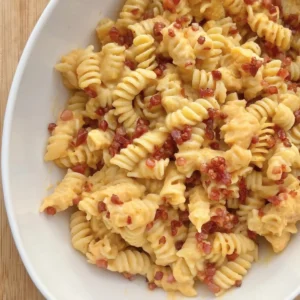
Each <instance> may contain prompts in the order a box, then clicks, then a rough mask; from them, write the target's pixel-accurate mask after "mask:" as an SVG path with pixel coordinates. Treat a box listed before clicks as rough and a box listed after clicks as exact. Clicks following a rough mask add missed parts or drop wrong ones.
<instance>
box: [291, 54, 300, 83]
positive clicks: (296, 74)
mask: <svg viewBox="0 0 300 300" xmlns="http://www.w3.org/2000/svg"><path fill="white" fill-rule="evenodd" d="M288 70H289V73H290V75H291V80H293V81H298V80H299V79H300V56H297V58H296V61H292V63H291V64H290V65H289V67H288Z"/></svg>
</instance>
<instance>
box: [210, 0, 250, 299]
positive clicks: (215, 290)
mask: <svg viewBox="0 0 300 300" xmlns="http://www.w3.org/2000/svg"><path fill="white" fill-rule="evenodd" d="M244 1H246V0H244ZM247 1H249V0H247ZM206 285H207V287H208V289H209V290H210V291H211V292H212V293H214V294H217V293H219V292H220V291H221V288H220V287H219V286H218V285H216V284H215V283H214V282H213V280H212V279H211V281H208V282H207V283H206Z"/></svg>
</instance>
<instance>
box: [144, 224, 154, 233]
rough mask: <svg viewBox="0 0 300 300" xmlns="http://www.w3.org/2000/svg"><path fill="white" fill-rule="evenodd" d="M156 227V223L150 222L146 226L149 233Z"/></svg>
mask: <svg viewBox="0 0 300 300" xmlns="http://www.w3.org/2000/svg"><path fill="white" fill-rule="evenodd" d="M153 226H154V222H150V223H148V224H147V226H146V230H147V231H149V230H150V229H151V228H152V227H153Z"/></svg>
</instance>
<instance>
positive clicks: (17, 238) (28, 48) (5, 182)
mask: <svg viewBox="0 0 300 300" xmlns="http://www.w3.org/2000/svg"><path fill="white" fill-rule="evenodd" d="M58 1H59V0H49V3H48V4H47V5H46V7H45V9H44V11H43V12H42V14H41V16H40V18H39V19H38V21H37V23H36V25H35V27H34V29H33V31H32V33H31V34H30V36H29V38H28V41H27V43H26V45H25V47H24V50H23V53H22V55H21V58H20V61H19V63H18V65H17V68H16V72H15V75H14V78H13V81H12V84H11V88H10V91H9V95H8V100H7V105H6V110H5V116H4V122H3V133H2V148H1V151H2V155H1V175H2V186H3V188H2V189H3V196H4V197H3V200H4V206H5V209H6V214H7V218H8V223H9V226H10V229H11V233H12V236H13V239H14V242H15V245H16V248H17V250H18V252H19V255H20V257H21V259H22V262H23V264H24V266H25V269H26V271H27V273H28V274H29V276H30V278H31V279H32V281H33V283H34V284H35V286H36V287H37V289H38V290H39V291H40V292H41V294H42V295H43V296H44V297H45V298H46V299H48V300H55V298H54V296H53V295H52V294H51V293H50V291H49V290H48V288H47V287H46V286H45V285H44V284H43V282H42V281H41V279H40V278H39V276H38V275H37V273H36V270H35V268H34V267H33V265H32V263H31V261H30V259H29V258H28V255H27V251H26V249H25V247H24V245H23V242H22V239H21V235H20V230H19V226H18V224H17V218H16V214H15V211H14V208H13V204H12V201H11V195H10V191H9V161H8V157H9V144H10V135H11V125H12V119H13V112H14V107H15V105H16V99H17V94H18V90H19V86H20V83H21V80H22V76H23V73H24V70H25V68H26V66H27V60H28V58H29V56H30V54H31V52H32V49H33V47H34V45H35V43H34V42H35V41H36V40H37V38H38V35H39V34H40V31H41V30H42V28H43V27H44V25H45V23H46V22H47V21H48V19H49V18H50V16H51V13H52V11H53V10H54V9H55V7H56V5H57V4H58ZM299 294H300V283H299V286H298V287H297V288H296V289H295V290H294V291H292V292H291V293H290V294H289V295H288V296H287V297H286V298H285V299H286V300H292V299H294V298H295V297H297V296H298V295H299Z"/></svg>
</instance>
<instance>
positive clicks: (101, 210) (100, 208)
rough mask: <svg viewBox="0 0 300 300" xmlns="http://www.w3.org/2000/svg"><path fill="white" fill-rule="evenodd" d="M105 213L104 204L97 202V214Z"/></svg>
mask: <svg viewBox="0 0 300 300" xmlns="http://www.w3.org/2000/svg"><path fill="white" fill-rule="evenodd" d="M105 211H107V207H106V204H105V203H104V202H103V201H100V202H98V212H99V213H103V212H105Z"/></svg>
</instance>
